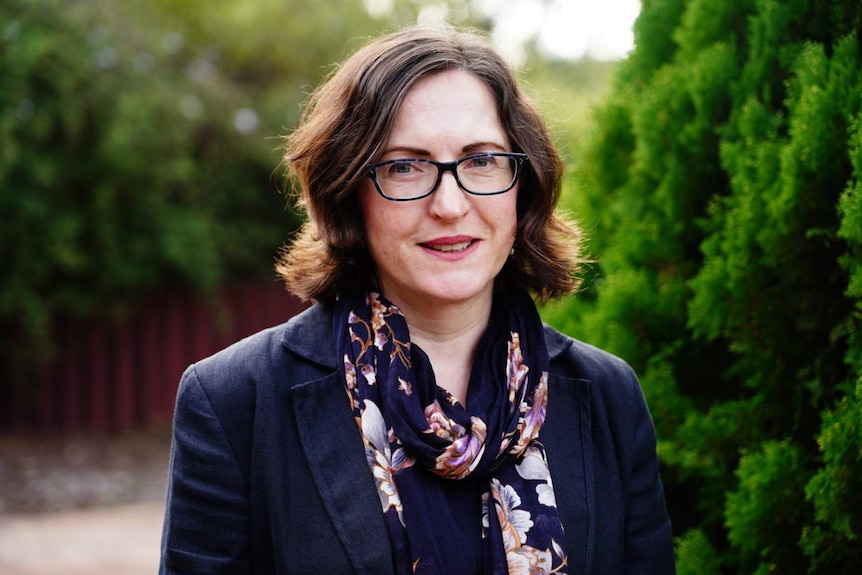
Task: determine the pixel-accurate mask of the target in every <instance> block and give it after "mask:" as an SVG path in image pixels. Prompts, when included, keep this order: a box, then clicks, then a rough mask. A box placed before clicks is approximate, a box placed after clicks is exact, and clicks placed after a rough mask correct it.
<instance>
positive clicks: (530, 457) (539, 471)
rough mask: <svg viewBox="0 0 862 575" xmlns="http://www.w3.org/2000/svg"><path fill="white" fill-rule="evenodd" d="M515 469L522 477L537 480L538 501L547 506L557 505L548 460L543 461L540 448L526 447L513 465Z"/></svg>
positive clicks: (543, 457)
mask: <svg viewBox="0 0 862 575" xmlns="http://www.w3.org/2000/svg"><path fill="white" fill-rule="evenodd" d="M515 470H516V471H517V472H518V475H520V476H521V477H522V478H524V479H527V480H532V481H538V482H539V484H538V485H537V486H536V494H537V495H538V496H539V503H541V504H542V505H546V506H548V507H556V506H557V498H556V497H555V496H554V484H553V483H552V482H551V471H550V470H549V469H548V462H547V461H545V456H544V454H543V452H542V451H541V450H540V449H538V448H536V447H528V448H527V451H526V452H525V453H524V458H523V459H522V460H521V462H520V463H519V464H517V465H515Z"/></svg>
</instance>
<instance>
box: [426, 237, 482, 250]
mask: <svg viewBox="0 0 862 575" xmlns="http://www.w3.org/2000/svg"><path fill="white" fill-rule="evenodd" d="M474 243H475V240H469V241H465V242H458V243H454V244H422V246H423V247H425V248H428V249H429V250H434V251H435V252H443V253H458V252H463V251H464V250H466V249H467V248H469V247H470V246H471V245H473V244H474Z"/></svg>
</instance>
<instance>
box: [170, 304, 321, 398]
mask: <svg viewBox="0 0 862 575" xmlns="http://www.w3.org/2000/svg"><path fill="white" fill-rule="evenodd" d="M331 323H332V322H331V312H330V310H329V309H328V308H327V307H326V306H324V305H322V304H316V305H314V306H312V307H310V308H309V309H307V310H305V311H303V312H301V313H300V314H298V315H296V316H294V317H293V318H291V319H290V320H288V321H287V322H285V323H282V324H280V325H277V326H274V327H271V328H268V329H265V330H263V331H260V332H257V333H255V334H253V335H251V336H248V337H246V338H244V339H242V340H240V341H238V342H236V343H234V344H232V345H230V346H228V347H226V348H225V349H223V350H221V351H219V352H217V353H215V354H213V355H211V356H209V357H207V358H205V359H202V360H200V361H198V362H196V363H194V364H192V365H190V366H189V367H188V369H187V370H186V373H185V374H184V375H183V380H184V381H185V380H188V379H194V380H196V382H197V383H198V384H199V385H200V386H201V387H202V388H203V390H204V391H205V392H206V394H207V395H208V396H210V401H213V402H217V401H218V400H219V399H224V400H226V401H235V400H237V399H240V398H241V396H245V395H249V394H254V393H256V392H259V391H264V392H266V391H269V390H272V391H275V388H279V387H282V386H288V387H289V386H292V385H295V384H296V383H300V382H302V381H304V380H307V379H309V378H312V377H314V376H315V374H317V373H323V372H328V371H331V369H332V368H333V367H334V366H335V357H334V355H335V353H334V345H333V344H331V343H329V342H331V340H332V333H331V331H332V330H331Z"/></svg>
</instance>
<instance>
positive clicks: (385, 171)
mask: <svg viewBox="0 0 862 575" xmlns="http://www.w3.org/2000/svg"><path fill="white" fill-rule="evenodd" d="M376 176H377V184H378V185H379V186H380V189H381V190H382V191H383V193H384V194H385V195H386V196H388V197H390V198H395V199H398V200H407V199H411V198H418V197H419V196H423V195H425V194H426V193H428V190H430V189H431V188H432V187H434V183H435V182H436V181H437V166H435V165H434V164H432V163H430V162H426V161H423V160H394V161H392V162H387V163H384V164H382V165H380V166H379V167H378V168H377V171H376Z"/></svg>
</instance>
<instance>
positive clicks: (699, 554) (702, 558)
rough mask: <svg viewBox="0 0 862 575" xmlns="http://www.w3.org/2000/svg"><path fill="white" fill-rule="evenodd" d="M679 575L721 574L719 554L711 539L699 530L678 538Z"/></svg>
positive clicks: (693, 530)
mask: <svg viewBox="0 0 862 575" xmlns="http://www.w3.org/2000/svg"><path fill="white" fill-rule="evenodd" d="M676 557H677V563H679V565H678V567H677V575H718V574H719V573H721V569H720V565H719V561H718V554H717V553H716V552H715V549H714V548H713V546H712V544H711V543H710V542H709V538H708V537H707V536H706V535H704V533H703V531H700V530H699V529H692V530H691V531H688V532H687V533H685V534H684V535H680V536H678V537H677V538H676Z"/></svg>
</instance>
